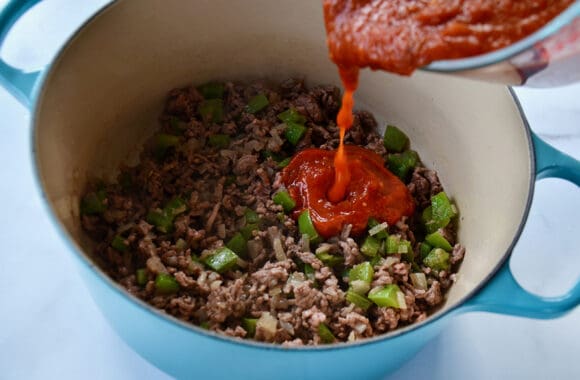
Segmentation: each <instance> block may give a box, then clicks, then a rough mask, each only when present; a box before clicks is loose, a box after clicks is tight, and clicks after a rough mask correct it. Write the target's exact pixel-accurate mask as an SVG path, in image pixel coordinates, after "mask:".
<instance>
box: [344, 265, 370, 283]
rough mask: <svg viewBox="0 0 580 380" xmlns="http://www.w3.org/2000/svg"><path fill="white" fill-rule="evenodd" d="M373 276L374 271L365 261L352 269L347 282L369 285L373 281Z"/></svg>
mask: <svg viewBox="0 0 580 380" xmlns="http://www.w3.org/2000/svg"><path fill="white" fill-rule="evenodd" d="M374 275H375V271H374V269H373V266H372V265H371V263H369V262H368V261H365V262H362V263H360V264H358V265H355V266H354V267H352V269H351V270H350V272H349V276H348V277H349V281H357V280H360V281H364V282H368V283H369V284H370V283H371V282H372V281H373V276H374Z"/></svg>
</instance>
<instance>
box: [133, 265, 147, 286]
mask: <svg viewBox="0 0 580 380" xmlns="http://www.w3.org/2000/svg"><path fill="white" fill-rule="evenodd" d="M147 280H148V279H147V269H145V268H139V269H137V271H136V272H135V281H136V282H137V285H139V286H144V285H145V284H147Z"/></svg>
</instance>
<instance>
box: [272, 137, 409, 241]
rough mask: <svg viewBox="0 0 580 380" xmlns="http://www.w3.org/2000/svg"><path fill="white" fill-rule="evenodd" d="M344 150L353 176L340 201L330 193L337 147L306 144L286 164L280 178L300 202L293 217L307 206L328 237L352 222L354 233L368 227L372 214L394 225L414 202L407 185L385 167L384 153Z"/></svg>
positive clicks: (324, 235) (353, 149) (357, 149)
mask: <svg viewBox="0 0 580 380" xmlns="http://www.w3.org/2000/svg"><path fill="white" fill-rule="evenodd" d="M343 149H344V153H346V155H347V157H348V160H347V161H346V166H347V169H348V172H349V175H350V181H349V182H348V184H347V185H346V189H345V195H344V197H343V198H342V199H340V200H339V201H337V202H333V201H331V200H330V199H329V198H328V192H329V190H330V188H331V186H332V185H333V183H334V180H335V170H334V165H333V161H334V159H335V155H336V153H335V152H333V151H329V150H323V149H306V150H303V151H301V152H299V153H298V154H296V155H295V156H294V158H293V159H292V161H291V162H290V164H289V165H288V166H287V167H286V168H284V170H283V172H282V182H283V183H284V185H285V186H286V188H287V190H288V192H289V193H290V196H291V197H292V198H293V199H294V200H295V201H296V208H295V210H294V216H295V217H297V216H298V215H299V214H300V213H301V212H302V211H303V210H305V209H308V210H309V211H310V217H311V218H312V222H313V223H314V227H315V228H316V230H317V231H318V233H319V234H320V235H321V236H322V237H324V238H329V237H332V236H336V235H338V234H340V232H341V230H342V228H343V226H344V225H345V224H351V225H352V230H351V235H353V236H356V235H359V234H361V233H363V232H364V231H365V229H366V227H367V222H368V219H369V218H371V217H374V218H376V219H377V220H379V221H381V222H387V223H389V224H394V223H396V222H397V221H399V220H400V219H401V217H403V216H404V215H411V214H412V213H413V211H414V209H415V203H414V201H413V198H412V197H411V195H410V193H409V191H408V190H407V187H406V186H405V184H404V183H403V182H401V180H400V179H399V178H398V177H396V176H395V175H394V174H392V173H391V172H389V171H388V170H387V169H386V168H385V166H384V160H383V158H382V157H381V156H379V155H377V154H376V153H374V152H372V151H370V150H368V149H364V148H361V147H358V146H353V145H345V146H344V148H343Z"/></svg>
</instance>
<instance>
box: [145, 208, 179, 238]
mask: <svg viewBox="0 0 580 380" xmlns="http://www.w3.org/2000/svg"><path fill="white" fill-rule="evenodd" d="M145 220H146V221H147V223H149V224H151V225H154V226H155V227H156V228H157V229H158V230H159V231H160V232H162V233H168V232H169V231H171V230H172V229H173V216H172V215H169V214H168V213H167V212H166V211H165V210H150V211H149V212H148V213H147V216H146V217H145Z"/></svg>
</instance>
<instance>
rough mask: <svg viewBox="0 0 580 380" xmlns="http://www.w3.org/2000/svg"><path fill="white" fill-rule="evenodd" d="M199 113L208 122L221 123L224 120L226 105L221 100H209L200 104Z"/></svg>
mask: <svg viewBox="0 0 580 380" xmlns="http://www.w3.org/2000/svg"><path fill="white" fill-rule="evenodd" d="M197 112H198V113H199V115H200V116H201V118H202V119H203V120H204V121H205V122H206V123H207V122H214V123H221V122H222V121H223V120H224V104H223V101H222V100H221V99H207V100H204V101H203V102H201V103H200V104H199V106H198V107H197Z"/></svg>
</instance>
